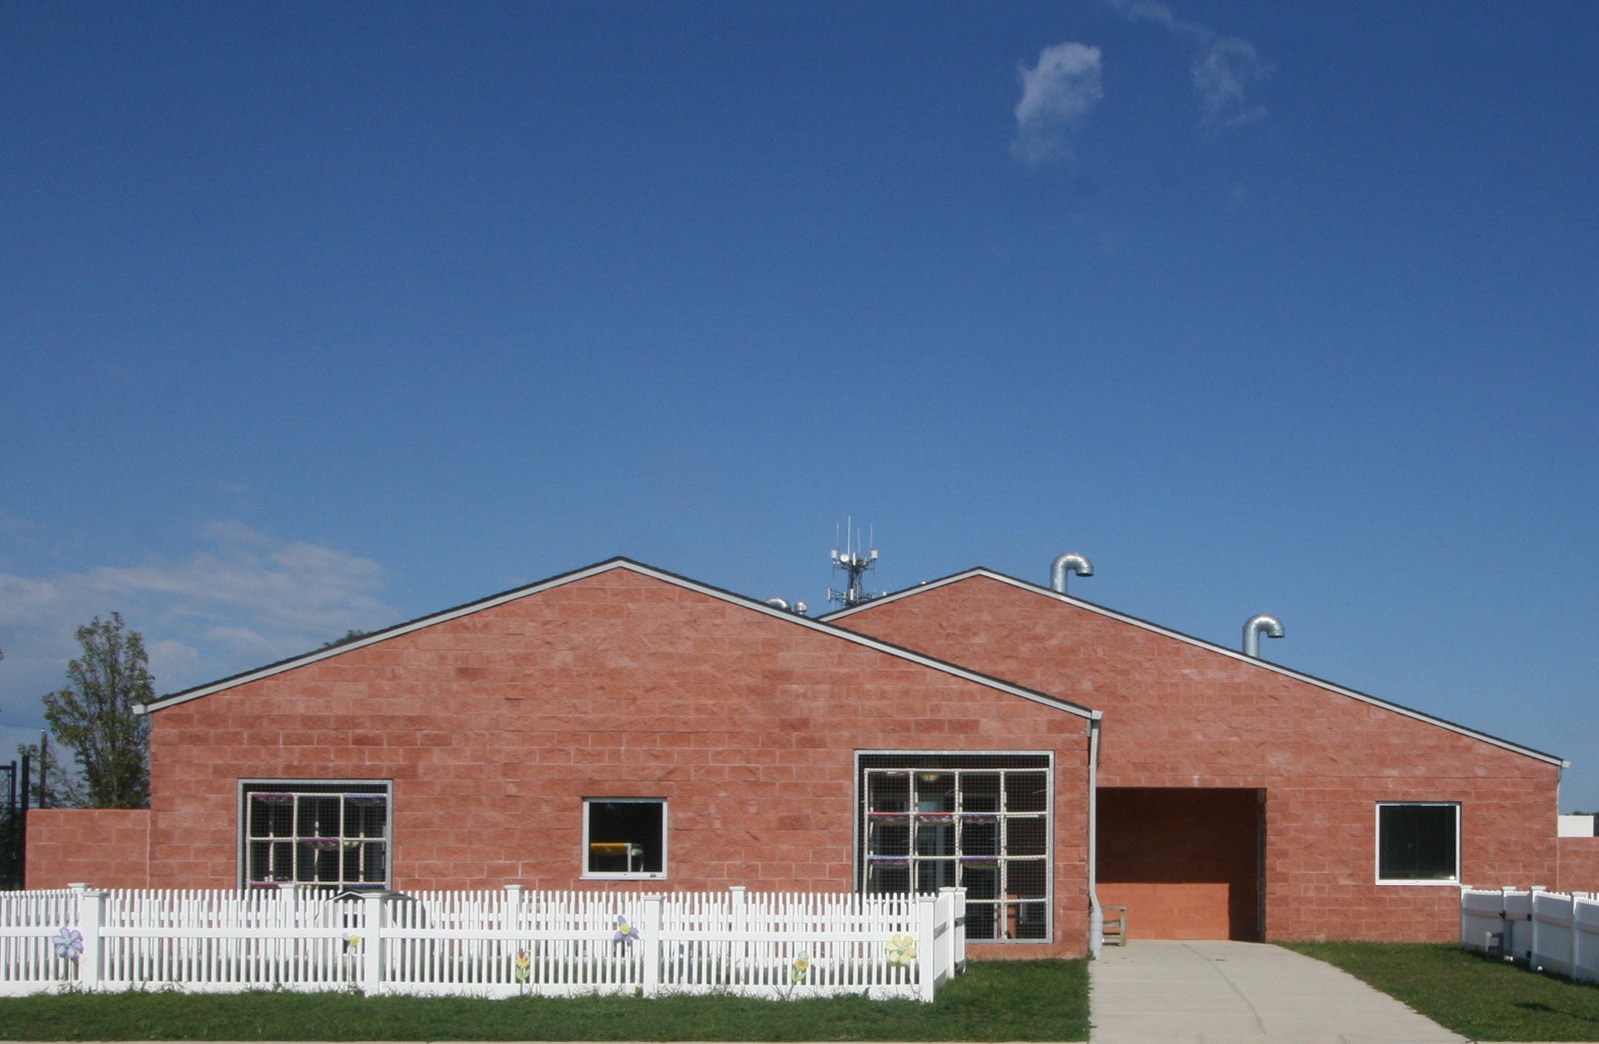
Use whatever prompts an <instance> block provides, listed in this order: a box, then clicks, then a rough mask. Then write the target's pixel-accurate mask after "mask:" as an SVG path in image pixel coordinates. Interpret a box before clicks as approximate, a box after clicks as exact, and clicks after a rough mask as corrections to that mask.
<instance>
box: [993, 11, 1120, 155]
mask: <svg viewBox="0 0 1599 1044" xmlns="http://www.w3.org/2000/svg"><path fill="white" fill-rule="evenodd" d="M1100 68H1101V66H1100V52H1099V48H1097V47H1090V46H1088V45H1087V44H1080V43H1073V42H1071V41H1067V42H1065V43H1058V44H1054V45H1053V46H1050V47H1046V48H1044V49H1043V50H1042V51H1041V52H1039V55H1038V64H1037V65H1035V66H1033V67H1032V68H1030V69H1029V68H1028V67H1026V66H1025V65H1024V66H1022V68H1021V81H1022V98H1021V101H1019V102H1017V103H1016V140H1015V141H1013V142H1012V143H1011V153H1012V154H1013V155H1015V156H1017V157H1018V158H1020V159H1023V160H1026V161H1027V162H1029V163H1041V162H1043V161H1045V160H1047V159H1051V158H1053V157H1055V156H1061V155H1066V154H1067V153H1068V151H1069V150H1068V148H1067V142H1066V132H1067V131H1068V130H1070V129H1071V128H1072V127H1074V126H1076V125H1077V124H1078V123H1080V122H1081V121H1082V119H1083V117H1085V116H1087V115H1088V113H1089V112H1090V111H1091V110H1092V109H1093V108H1094V106H1096V105H1098V104H1099V103H1100V101H1101V100H1103V99H1104V97H1105V90H1104V87H1103V86H1102V85H1101V82H1100Z"/></svg>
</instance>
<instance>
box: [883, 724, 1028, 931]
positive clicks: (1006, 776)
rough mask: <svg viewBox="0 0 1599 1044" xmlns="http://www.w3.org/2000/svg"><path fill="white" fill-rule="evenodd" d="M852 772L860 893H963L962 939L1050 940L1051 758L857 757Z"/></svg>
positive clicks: (1014, 755)
mask: <svg viewBox="0 0 1599 1044" xmlns="http://www.w3.org/2000/svg"><path fill="white" fill-rule="evenodd" d="M857 765H858V778H857V781H856V785H857V788H858V791H857V792H858V795H859V796H858V802H857V803H858V808H859V823H858V828H857V833H856V837H857V853H856V857H857V867H858V870H857V882H858V887H859V888H860V889H861V890H862V891H864V892H930V891H936V890H937V889H939V888H945V887H950V886H958V887H962V888H965V889H966V937H967V938H968V939H994V940H1033V941H1040V942H1041V941H1047V940H1048V939H1049V937H1050V907H1051V895H1052V893H1053V887H1052V876H1053V875H1052V874H1051V871H1050V867H1051V861H1050V844H1049V841H1050V823H1051V821H1052V817H1051V814H1050V813H1051V801H1050V796H1051V794H1052V793H1053V791H1054V787H1053V783H1052V781H1053V777H1054V772H1053V769H1052V766H1051V761H1050V756H1049V755H1048V754H860V755H857Z"/></svg>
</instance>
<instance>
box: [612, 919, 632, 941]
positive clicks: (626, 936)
mask: <svg viewBox="0 0 1599 1044" xmlns="http://www.w3.org/2000/svg"><path fill="white" fill-rule="evenodd" d="M637 938H638V929H637V928H635V927H633V926H632V925H631V924H628V923H627V918H626V917H620V916H619V917H617V919H616V934H615V935H613V936H611V941H612V942H619V943H626V944H627V945H629V946H632V945H633V942H634V940H636V939H637Z"/></svg>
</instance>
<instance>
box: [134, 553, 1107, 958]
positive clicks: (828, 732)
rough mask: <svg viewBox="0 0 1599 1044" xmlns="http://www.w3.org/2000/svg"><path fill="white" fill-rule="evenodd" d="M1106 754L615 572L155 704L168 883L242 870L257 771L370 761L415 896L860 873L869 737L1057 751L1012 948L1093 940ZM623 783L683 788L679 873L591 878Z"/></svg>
mask: <svg viewBox="0 0 1599 1044" xmlns="http://www.w3.org/2000/svg"><path fill="white" fill-rule="evenodd" d="M1087 748H1088V742H1087V722H1086V721H1085V720H1084V719H1083V718H1082V717H1081V716H1079V715H1077V714H1074V713H1069V712H1066V711H1063V710H1060V709H1057V708H1054V707H1049V706H1044V705H1041V704H1040V703H1038V702H1035V701H1032V700H1029V699H1027V698H1024V697H1020V696H1016V695H1014V694H1009V693H1004V692H1001V691H998V690H996V689H994V688H993V687H991V686H988V685H985V684H982V683H980V682H976V681H971V680H967V679H963V678H959V677H955V676H952V675H950V674H949V673H946V672H942V671H939V670H936V669H933V668H931V667H928V666H924V665H921V664H918V663H916V662H914V661H912V660H908V659H906V658H905V657H903V656H899V655H895V654H892V653H889V652H884V651H880V650H877V649H873V648H869V647H866V646H862V645H860V644H857V643H855V642H853V641H851V640H849V639H847V638H841V637H839V636H837V635H834V634H828V633H825V632H821V631H818V630H816V629H813V628H810V627H807V626H805V625H803V624H801V623H798V622H797V621H795V620H793V619H792V618H784V617H777V616H772V615H768V614H766V613H764V612H762V611H760V610H757V609H753V608H751V607H749V606H746V605H741V604H735V603H730V602H728V601H725V600H722V599H718V598H715V597H711V596H709V595H707V594H705V593H703V592H699V591H696V590H693V589H691V588H686V587H683V586H678V585H675V584H672V583H668V582H664V581H662V580H661V579H658V578H656V577H652V576H649V575H646V574H642V573H639V572H636V571H633V570H631V569H627V568H617V569H613V570H610V571H605V572H600V573H598V574H596V575H592V576H589V577H587V578H583V579H579V580H576V581H573V582H570V583H567V584H564V585H561V586H555V587H552V588H549V589H546V590H542V591H539V592H537V593H534V594H532V595H529V596H526V597H523V598H520V599H517V600H514V601H509V602H506V603H503V604H500V605H497V606H493V607H490V608H485V609H481V610H479V611H477V612H474V613H471V614H469V615H465V616H461V617H459V618H456V619H453V620H448V621H443V622H438V623H435V624H433V625H431V626H428V627H424V628H422V629H419V630H416V631H412V632H410V633H406V634H400V635H396V636H393V637H391V638H388V639H386V640H384V641H381V642H378V643H376V644H373V645H370V646H366V647H360V648H354V649H350V650H347V651H345V652H342V653H340V654H338V655H335V656H332V657H330V658H328V659H324V660H320V661H317V662H314V663H309V664H305V665H302V666H299V667H294V668H292V669H288V670H285V671H283V672H281V673H278V674H275V675H272V676H269V677H265V678H262V679H260V680H257V681H252V682H247V683H244V684H240V685H238V686H236V687H233V688H230V689H226V690H223V691H219V692H215V693H213V694H211V695H207V696H204V697H201V698H198V699H194V700H191V701H188V702H182V703H175V704H172V705H170V706H167V707H165V708H163V709H160V710H158V711H157V712H156V713H155V714H154V715H153V732H152V736H151V755H152V756H151V761H152V774H151V793H152V807H153V812H154V821H153V827H152V836H151V845H150V859H151V862H150V865H151V877H152V883H153V884H154V885H156V886H159V887H224V888H226V887H234V886H236V885H237V884H238V882H239V868H238V865H237V858H238V857H237V845H238V837H239V822H238V820H239V813H238V800H239V797H238V795H239V788H238V783H239V781H240V780H241V779H284V780H299V779H305V780H316V779H372V780H392V781H393V812H392V824H393V827H392V829H393V838H394V845H393V852H392V866H393V875H394V885H395V886H396V887H397V888H400V889H405V890H419V889H433V888H494V887H499V886H501V885H504V884H507V883H513V882H514V883H520V884H523V885H525V886H526V887H528V888H574V887H611V888H616V887H626V888H638V887H649V888H660V887H667V888H672V889H687V890H695V889H722V888H726V887H728V886H730V885H734V884H740V885H746V886H749V887H750V888H752V889H759V890H767V889H783V890H803V889H818V890H829V891H838V890H850V889H851V888H852V887H853V883H854V878H853V873H854V850H853V845H854V836H855V819H854V815H855V806H854V800H855V794H854V767H855V752H856V751H858V750H891V751H902V750H905V751H920V750H938V751H944V750H952V751H973V752H985V751H1037V750H1052V751H1054V752H1055V770H1056V774H1055V796H1054V798H1055V812H1056V816H1055V863H1056V881H1055V893H1054V894H1055V907H1056V909H1055V923H1056V924H1057V926H1058V927H1059V932H1058V934H1057V938H1056V940H1055V941H1054V943H1053V944H1052V945H1049V946H1042V947H1034V946H1001V947H995V949H996V950H999V951H1002V952H1003V953H1005V954H1006V955H1010V956H1044V955H1050V954H1061V955H1068V954H1076V953H1081V952H1083V950H1084V948H1085V946H1086V941H1087V940H1086V909H1087V893H1086V876H1087V864H1086V847H1085V838H1086V829H1087V827H1086V819H1087V796H1086V795H1087V785H1088V772H1087ZM623 797H648V798H665V799H666V800H667V802H668V824H669V825H668V863H669V865H668V877H667V879H666V880H665V881H664V882H646V883H644V884H642V885H641V883H640V882H638V881H627V882H615V881H612V882H596V881H585V880H584V879H583V877H582V866H583V853H582V850H581V849H582V803H583V799H584V798H623ZM981 950H982V948H981V947H978V948H977V950H975V951H974V952H976V953H978V954H979V955H981ZM1019 951H1023V952H1019Z"/></svg>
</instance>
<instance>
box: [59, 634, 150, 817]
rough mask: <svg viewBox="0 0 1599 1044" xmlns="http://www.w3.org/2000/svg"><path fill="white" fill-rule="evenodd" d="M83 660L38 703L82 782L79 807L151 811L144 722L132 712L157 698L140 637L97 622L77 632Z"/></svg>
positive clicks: (147, 724) (147, 731)
mask: <svg viewBox="0 0 1599 1044" xmlns="http://www.w3.org/2000/svg"><path fill="white" fill-rule="evenodd" d="M77 637H78V644H79V645H81V646H83V655H82V656H81V657H79V658H78V659H76V660H73V661H72V662H71V663H70V664H68V665H67V680H68V681H69V682H70V683H71V684H69V685H68V686H67V687H66V688H65V689H61V690H59V691H57V692H52V693H50V694H49V695H48V696H46V697H45V698H44V718H45V721H47V722H49V723H50V732H51V734H52V735H54V736H55V738H56V741H57V742H58V743H60V745H61V746H63V747H66V748H69V749H70V750H71V751H72V756H73V757H74V758H75V759H76V760H77V763H78V768H79V770H80V773H81V775H82V798H81V803H82V804H83V805H85V806H87V807H89V808H145V807H147V806H148V805H149V804H150V720H149V719H148V718H146V717H143V716H142V715H136V714H134V713H133V708H134V706H135V705H136V704H141V703H148V702H150V701H151V700H153V699H154V698H155V687H154V683H153V682H152V681H151V678H150V671H149V669H148V664H149V658H148V657H147V656H146V655H145V652H144V639H143V638H142V637H141V636H140V634H139V632H138V631H126V632H125V631H124V630H123V626H122V615H121V614H120V613H112V614H111V619H110V620H104V621H102V620H101V619H100V618H99V617H98V616H97V617H95V618H94V621H93V622H92V623H89V624H87V625H85V626H83V627H80V628H78V635H77Z"/></svg>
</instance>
